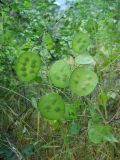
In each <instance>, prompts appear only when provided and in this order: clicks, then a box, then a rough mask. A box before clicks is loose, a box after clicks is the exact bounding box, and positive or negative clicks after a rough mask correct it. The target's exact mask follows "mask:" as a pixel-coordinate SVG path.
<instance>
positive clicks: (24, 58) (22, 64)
mask: <svg viewBox="0 0 120 160" xmlns="http://www.w3.org/2000/svg"><path fill="white" fill-rule="evenodd" d="M33 62H35V63H34V64H35V65H34V67H33V66H32V68H31V64H33ZM40 66H41V59H40V56H39V55H37V54H35V53H32V52H27V53H25V52H23V53H22V54H21V55H20V57H19V58H18V59H17V62H16V66H15V68H16V74H17V76H18V78H19V80H21V81H31V80H33V79H34V78H35V77H36V76H37V74H38V72H39V70H40Z"/></svg>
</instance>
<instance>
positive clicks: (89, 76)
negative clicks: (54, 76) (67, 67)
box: [70, 67, 98, 96]
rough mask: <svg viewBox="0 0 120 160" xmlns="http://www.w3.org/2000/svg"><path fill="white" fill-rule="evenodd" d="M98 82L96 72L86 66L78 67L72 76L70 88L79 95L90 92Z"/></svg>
mask: <svg viewBox="0 0 120 160" xmlns="http://www.w3.org/2000/svg"><path fill="white" fill-rule="evenodd" d="M97 83H98V77H97V75H96V73H95V72H94V71H92V70H90V69H89V68H86V67H78V68H76V69H75V70H74V71H73V73H72V74H71V77H70V89H71V90H72V92H73V93H75V94H76V95H78V96H86V95H88V94H90V93H91V92H92V91H93V90H94V88H95V87H96V85H97Z"/></svg>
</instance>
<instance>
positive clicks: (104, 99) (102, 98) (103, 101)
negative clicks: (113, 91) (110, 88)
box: [98, 90, 109, 106]
mask: <svg viewBox="0 0 120 160" xmlns="http://www.w3.org/2000/svg"><path fill="white" fill-rule="evenodd" d="M108 99H109V96H108V95H107V93H106V92H105V91H103V90H101V92H100V93H99V95H98V102H99V104H100V105H102V106H106V103H107V101H108Z"/></svg>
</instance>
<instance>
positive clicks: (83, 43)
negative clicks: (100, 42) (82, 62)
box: [72, 32, 90, 54]
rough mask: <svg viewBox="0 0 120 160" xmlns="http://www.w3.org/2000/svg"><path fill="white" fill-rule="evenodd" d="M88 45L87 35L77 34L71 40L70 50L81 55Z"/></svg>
mask: <svg viewBox="0 0 120 160" xmlns="http://www.w3.org/2000/svg"><path fill="white" fill-rule="evenodd" d="M89 44H90V39H89V36H88V34H86V33H83V32H79V33H77V34H76V35H75V36H74V38H73V41H72V48H73V50H74V51H75V52H76V53H78V54H83V53H84V52H86V50H87V48H88V46H89Z"/></svg>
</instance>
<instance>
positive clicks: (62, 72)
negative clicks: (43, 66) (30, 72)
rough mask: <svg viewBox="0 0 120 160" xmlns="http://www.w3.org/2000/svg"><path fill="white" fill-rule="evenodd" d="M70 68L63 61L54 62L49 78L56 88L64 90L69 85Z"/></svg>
mask: <svg viewBox="0 0 120 160" xmlns="http://www.w3.org/2000/svg"><path fill="white" fill-rule="evenodd" d="M70 74H71V71H70V66H69V64H67V62H66V61H64V60H59V61H56V62H55V63H54V64H53V65H52V66H51V68H50V70H49V78H50V80H51V82H52V83H53V84H54V85H55V86H56V87H61V88H65V87H67V86H68V85H69V78H70Z"/></svg>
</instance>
